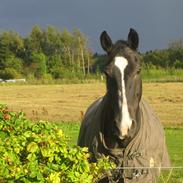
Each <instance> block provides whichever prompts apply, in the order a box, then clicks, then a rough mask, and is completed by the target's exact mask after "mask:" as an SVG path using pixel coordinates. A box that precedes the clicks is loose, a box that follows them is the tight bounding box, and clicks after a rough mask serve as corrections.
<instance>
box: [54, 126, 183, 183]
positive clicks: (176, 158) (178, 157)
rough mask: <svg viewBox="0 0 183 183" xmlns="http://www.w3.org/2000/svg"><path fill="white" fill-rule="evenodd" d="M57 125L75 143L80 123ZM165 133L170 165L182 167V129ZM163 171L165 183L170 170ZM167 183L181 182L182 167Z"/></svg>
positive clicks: (169, 129)
mask: <svg viewBox="0 0 183 183" xmlns="http://www.w3.org/2000/svg"><path fill="white" fill-rule="evenodd" d="M58 126H59V127H61V128H62V129H63V131H64V132H65V134H66V135H67V136H68V137H69V139H68V140H69V143H70V144H71V145H75V144H76V143H77V136H78V132H79V128H80V125H79V124H78V123H72V124H71V123H60V124H58ZM165 134H166V142H167V146H168V151H169V155H170V158H171V163H172V166H174V167H175V166H179V167H180V166H182V167H183V140H182V139H183V129H181V128H179V129H178V128H177V129H173V128H167V129H165ZM163 173H164V174H163V178H164V181H165V182H166V183H167V181H166V180H167V178H168V174H169V173H170V171H167V170H166V171H163ZM164 181H163V179H162V177H161V178H160V183H165V182H164ZM168 183H183V169H174V170H173V171H172V174H171V176H170V179H169V181H168Z"/></svg>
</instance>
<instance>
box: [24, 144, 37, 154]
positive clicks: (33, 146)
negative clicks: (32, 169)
mask: <svg viewBox="0 0 183 183" xmlns="http://www.w3.org/2000/svg"><path fill="white" fill-rule="evenodd" d="M38 149H39V147H38V145H37V144H36V143H35V142H31V143H30V144H29V145H28V146H27V151H28V152H31V153H34V152H37V151H38Z"/></svg>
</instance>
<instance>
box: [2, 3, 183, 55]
mask: <svg viewBox="0 0 183 183" xmlns="http://www.w3.org/2000/svg"><path fill="white" fill-rule="evenodd" d="M35 24H38V25H40V26H41V27H43V28H44V27H46V26H48V25H53V26H56V27H58V28H60V29H63V28H68V29H69V30H70V31H72V30H73V28H79V29H80V30H81V31H82V32H84V33H85V34H86V35H87V36H88V37H89V39H90V46H91V48H92V49H93V50H94V51H97V52H100V53H102V49H101V48H100V43H99V36H100V33H101V32H102V31H103V30H107V32H108V33H109V34H110V35H111V38H112V39H113V40H114V41H116V40H117V39H126V37H127V35H128V31H129V28H130V27H132V28H134V29H136V30H137V32H138V33H139V37H140V51H141V52H144V51H147V50H152V49H162V48H166V47H167V45H168V43H169V41H172V40H175V39H183V0H0V30H1V31H2V30H15V31H17V32H19V33H20V34H21V35H27V34H28V33H29V32H30V31H31V28H32V26H33V25H35Z"/></svg>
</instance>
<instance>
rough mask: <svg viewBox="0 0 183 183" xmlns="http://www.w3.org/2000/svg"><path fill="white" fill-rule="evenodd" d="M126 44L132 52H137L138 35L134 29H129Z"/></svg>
mask: <svg viewBox="0 0 183 183" xmlns="http://www.w3.org/2000/svg"><path fill="white" fill-rule="evenodd" d="M128 44H129V46H130V48H132V49H133V50H137V48H138V45H139V36H138V33H137V32H136V31H135V30H134V29H132V28H131V29H130V32H129V33H128Z"/></svg>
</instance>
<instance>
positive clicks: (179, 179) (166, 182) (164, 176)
mask: <svg viewBox="0 0 183 183" xmlns="http://www.w3.org/2000/svg"><path fill="white" fill-rule="evenodd" d="M133 169H135V170H137V169H138V170H143V169H146V170H153V169H154V170H155V169H158V170H159V171H161V174H160V178H159V181H158V183H183V166H171V167H158V166H157V167H117V168H115V169H113V170H133ZM178 170H181V172H179V173H176V172H175V171H178ZM164 171H166V172H164ZM173 173H174V175H173ZM172 175H173V178H171V176H172Z"/></svg>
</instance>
